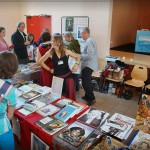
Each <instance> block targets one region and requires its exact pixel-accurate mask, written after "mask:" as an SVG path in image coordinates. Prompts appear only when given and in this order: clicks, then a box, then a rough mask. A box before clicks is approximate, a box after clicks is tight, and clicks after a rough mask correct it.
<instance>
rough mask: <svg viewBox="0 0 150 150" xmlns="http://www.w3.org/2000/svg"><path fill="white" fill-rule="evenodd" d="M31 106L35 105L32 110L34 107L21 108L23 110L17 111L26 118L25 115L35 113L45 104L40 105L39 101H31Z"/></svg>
mask: <svg viewBox="0 0 150 150" xmlns="http://www.w3.org/2000/svg"><path fill="white" fill-rule="evenodd" d="M28 103H30V102H28ZM31 105H35V106H36V107H35V108H34V107H30V106H29V107H28V108H27V107H24V106H23V108H21V109H19V110H18V111H19V112H20V113H22V114H23V115H25V116H27V115H30V114H31V113H33V112H35V111H37V110H38V109H40V108H42V107H44V106H45V103H42V102H39V101H36V100H35V101H33V102H31Z"/></svg>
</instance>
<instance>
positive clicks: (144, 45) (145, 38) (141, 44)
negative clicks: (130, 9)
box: [135, 30, 150, 53]
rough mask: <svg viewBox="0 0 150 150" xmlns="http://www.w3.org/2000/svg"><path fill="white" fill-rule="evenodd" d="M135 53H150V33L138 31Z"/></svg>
mask: <svg viewBox="0 0 150 150" xmlns="http://www.w3.org/2000/svg"><path fill="white" fill-rule="evenodd" d="M135 52H141V53H150V31H144V30H138V31H137V34H136V44H135Z"/></svg>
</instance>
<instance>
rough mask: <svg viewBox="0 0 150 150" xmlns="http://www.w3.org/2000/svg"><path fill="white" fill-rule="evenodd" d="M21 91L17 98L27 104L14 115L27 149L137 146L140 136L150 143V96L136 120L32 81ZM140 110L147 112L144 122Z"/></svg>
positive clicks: (142, 104)
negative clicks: (69, 96)
mask: <svg viewBox="0 0 150 150" xmlns="http://www.w3.org/2000/svg"><path fill="white" fill-rule="evenodd" d="M27 86H28V87H27ZM28 89H30V90H28ZM18 90H19V91H21V90H22V91H24V93H23V94H19V95H18V101H22V100H23V101H24V102H25V103H24V104H23V105H22V107H21V105H20V104H19V105H17V107H18V109H17V110H16V111H15V115H14V116H15V118H17V120H18V122H19V124H20V135H21V138H20V144H21V147H23V148H25V149H30V148H31V149H34V147H35V145H36V146H37V145H38V146H40V145H43V146H45V147H48V148H49V149H52V148H53V149H56V150H59V149H60V150H63V149H64V150H67V149H72V150H77V149H79V150H81V149H95V150H96V149H97V148H102V149H103V150H105V149H107V148H108V149H110V148H112V147H113V148H114V147H115V148H119V147H123V148H124V149H127V148H128V146H130V147H132V148H133V147H136V148H137V144H136V146H135V144H134V143H133V142H135V140H136V141H137V140H139V139H140V137H142V139H145V140H146V144H145V145H144V144H143V147H144V146H147V147H148V146H150V144H149V143H150V142H149V141H150V138H149V134H150V128H149V118H150V113H149V112H150V97H149V96H147V95H143V96H142V100H141V103H140V107H139V112H138V115H137V118H136V120H135V119H133V118H130V117H128V116H124V115H122V114H119V113H115V114H114V115H112V116H110V114H109V113H108V112H105V111H102V110H99V109H96V108H92V107H89V106H87V105H86V104H83V103H78V102H75V101H72V100H70V99H67V98H65V97H61V98H59V97H57V95H54V94H52V92H51V89H50V88H49V87H40V86H38V85H35V84H33V85H32V84H29V85H25V86H24V85H23V86H21V87H19V88H18ZM19 91H18V92H19ZM19 107H20V108H19ZM141 109H144V110H145V111H146V112H145V111H144V119H145V120H144V121H143V119H142V116H141V114H142V115H143V110H141ZM143 122H144V123H143ZM141 125H143V126H142V127H141ZM134 129H136V130H134ZM138 129H140V131H138ZM143 131H144V132H143ZM138 136H139V137H138ZM39 142H40V143H41V144H40V145H39ZM133 149H134V148H133ZM139 149H140V148H139Z"/></svg>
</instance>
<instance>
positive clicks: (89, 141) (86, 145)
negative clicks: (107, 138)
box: [79, 130, 104, 150]
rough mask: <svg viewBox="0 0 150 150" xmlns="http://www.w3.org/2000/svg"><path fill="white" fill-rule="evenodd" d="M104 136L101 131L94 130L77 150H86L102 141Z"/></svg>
mask: <svg viewBox="0 0 150 150" xmlns="http://www.w3.org/2000/svg"><path fill="white" fill-rule="evenodd" d="M103 136H104V134H103V133H102V132H101V130H95V131H94V132H93V133H92V134H91V135H90V136H89V137H88V138H87V139H86V140H85V142H83V144H81V146H80V147H79V150H88V149H89V148H90V147H91V146H92V145H93V144H94V143H95V142H97V141H98V140H100V139H102V137H103Z"/></svg>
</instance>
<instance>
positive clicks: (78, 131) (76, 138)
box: [57, 121, 94, 147]
mask: <svg viewBox="0 0 150 150" xmlns="http://www.w3.org/2000/svg"><path fill="white" fill-rule="evenodd" d="M93 131H94V129H93V128H92V127H89V126H87V125H85V124H82V123H80V122H78V121H75V122H74V123H72V124H71V125H69V126H68V127H66V128H65V129H64V130H63V131H61V132H60V133H59V134H58V135H57V136H58V137H59V138H61V139H62V140H64V141H66V142H68V143H70V144H72V145H73V146H75V147H79V146H80V145H81V144H82V143H83V142H84V141H85V139H86V138H88V136H89V135H90V134H91V133H92V132H93Z"/></svg>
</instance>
